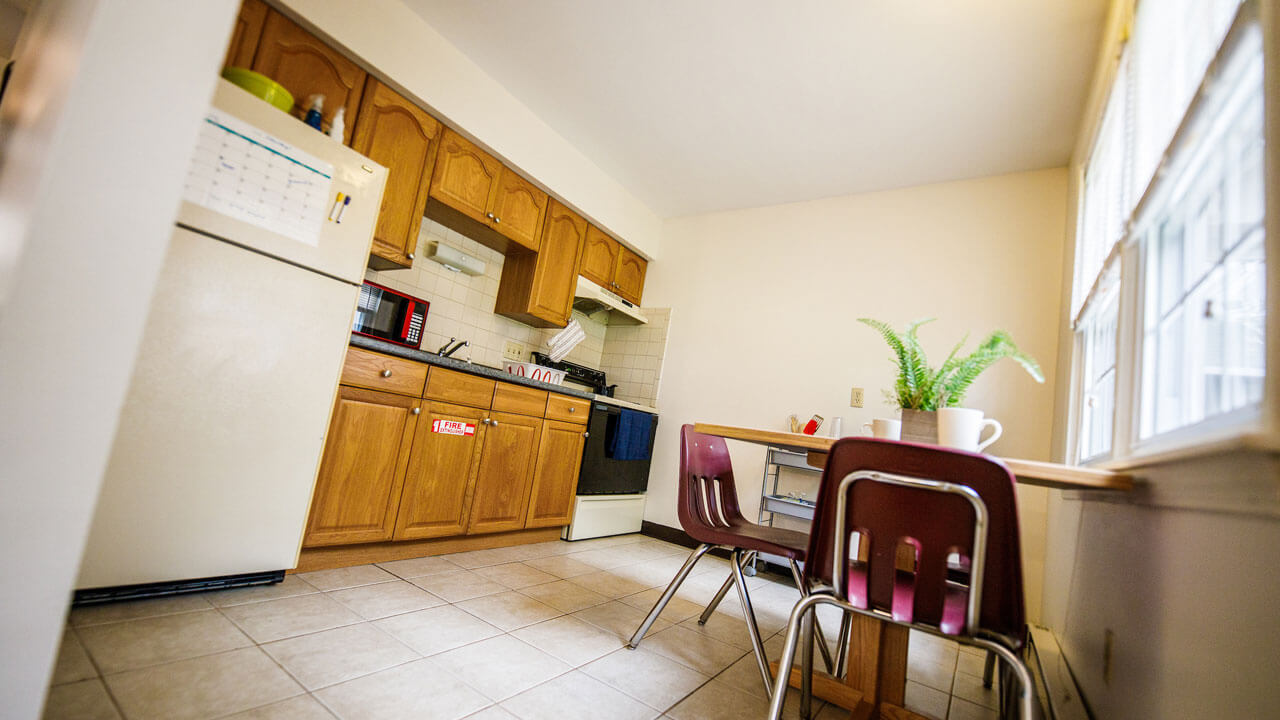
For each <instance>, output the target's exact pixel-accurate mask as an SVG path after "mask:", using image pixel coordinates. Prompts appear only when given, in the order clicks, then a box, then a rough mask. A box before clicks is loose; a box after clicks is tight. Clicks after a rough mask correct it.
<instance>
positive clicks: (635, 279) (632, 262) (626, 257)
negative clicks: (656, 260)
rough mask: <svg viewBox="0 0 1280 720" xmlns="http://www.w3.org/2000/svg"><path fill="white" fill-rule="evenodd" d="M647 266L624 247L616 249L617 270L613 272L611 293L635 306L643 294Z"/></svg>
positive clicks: (640, 258)
mask: <svg viewBox="0 0 1280 720" xmlns="http://www.w3.org/2000/svg"><path fill="white" fill-rule="evenodd" d="M648 266H649V264H648V263H647V262H645V259H644V258H642V257H640V256H639V255H637V254H635V253H633V252H631V251H630V250H628V249H626V248H625V247H622V246H619V247H618V269H617V271H616V272H614V277H613V291H614V292H616V293H618V294H619V295H621V296H622V299H624V300H629V301H631V302H633V303H635V304H636V305H639V304H640V296H641V294H643V293H644V273H645V271H646V270H647V269H648Z"/></svg>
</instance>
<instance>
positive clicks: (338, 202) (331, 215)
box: [329, 193, 350, 220]
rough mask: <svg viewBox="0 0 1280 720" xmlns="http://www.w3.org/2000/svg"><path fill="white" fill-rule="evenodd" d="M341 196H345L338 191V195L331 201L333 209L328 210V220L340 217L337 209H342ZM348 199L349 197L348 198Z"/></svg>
mask: <svg viewBox="0 0 1280 720" xmlns="http://www.w3.org/2000/svg"><path fill="white" fill-rule="evenodd" d="M343 197H345V196H344V195H343V194H342V193H338V197H337V199H336V200H334V201H333V209H332V210H330V211H329V219H330V220H334V219H336V218H338V217H340V215H339V214H338V211H339V210H341V209H342V198H343ZM348 199H350V198H348Z"/></svg>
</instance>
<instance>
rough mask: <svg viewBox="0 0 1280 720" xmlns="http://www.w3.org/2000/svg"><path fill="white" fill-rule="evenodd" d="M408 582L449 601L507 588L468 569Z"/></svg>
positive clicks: (457, 600) (503, 590)
mask: <svg viewBox="0 0 1280 720" xmlns="http://www.w3.org/2000/svg"><path fill="white" fill-rule="evenodd" d="M409 582H411V583H413V584H414V585H417V586H418V587H420V588H422V589H423V590H426V591H427V592H429V593H431V594H432V595H436V596H438V597H442V598H444V599H445V600H448V601H449V602H451V603H452V602H461V601H463V600H470V599H471V598H477V597H481V596H483V595H492V594H494V593H500V592H506V590H507V587H506V586H505V585H499V584H498V583H496V582H493V581H492V580H486V579H485V578H483V577H482V576H480V575H477V574H475V573H474V572H471V571H470V570H459V571H457V572H447V573H440V574H439V575H428V576H427V577H418V578H414V579H412V580H410V581H409Z"/></svg>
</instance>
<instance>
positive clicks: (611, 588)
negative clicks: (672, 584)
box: [569, 571, 649, 598]
mask: <svg viewBox="0 0 1280 720" xmlns="http://www.w3.org/2000/svg"><path fill="white" fill-rule="evenodd" d="M569 582H571V583H573V584H575V585H581V586H582V587H584V588H586V589H588V590H591V591H592V592H598V593H600V594H601V595H604V596H605V597H609V598H620V597H624V596H626V595H635V594H636V593H638V592H640V591H641V590H648V589H649V588H647V587H645V586H644V585H641V584H640V583H638V582H636V581H634V580H628V579H626V578H624V577H619V576H617V575H614V574H613V573H611V572H604V571H601V572H594V573H591V574H590V575H578V576H577V577H571V578H569Z"/></svg>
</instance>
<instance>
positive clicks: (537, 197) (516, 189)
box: [490, 167, 547, 250]
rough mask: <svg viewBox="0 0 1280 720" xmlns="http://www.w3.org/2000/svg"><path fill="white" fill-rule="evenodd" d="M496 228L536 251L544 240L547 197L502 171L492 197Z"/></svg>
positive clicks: (515, 175) (531, 184)
mask: <svg viewBox="0 0 1280 720" xmlns="http://www.w3.org/2000/svg"><path fill="white" fill-rule="evenodd" d="M492 212H493V217H492V218H490V222H491V223H492V224H493V229H494V230H497V231H498V232H499V233H502V235H504V236H505V237H507V238H510V239H511V240H514V241H515V242H517V243H519V244H520V245H523V246H524V247H526V248H528V249H529V250H537V249H538V242H539V240H540V239H541V237H542V218H543V216H544V215H545V214H546V212H547V194H546V193H544V192H542V191H541V190H539V189H538V187H537V186H536V185H534V184H533V183H531V182H529V181H528V180H525V179H524V178H522V177H520V176H519V175H517V174H515V173H514V172H512V171H511V168H507V167H504V168H503V169H502V177H501V178H499V180H498V190H497V192H496V193H495V194H494V198H493V208H492Z"/></svg>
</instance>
